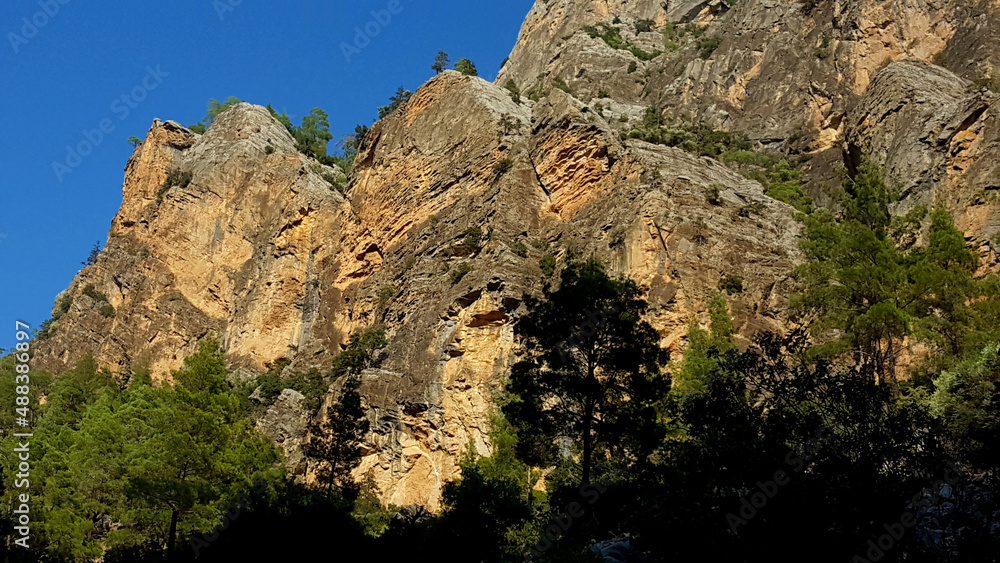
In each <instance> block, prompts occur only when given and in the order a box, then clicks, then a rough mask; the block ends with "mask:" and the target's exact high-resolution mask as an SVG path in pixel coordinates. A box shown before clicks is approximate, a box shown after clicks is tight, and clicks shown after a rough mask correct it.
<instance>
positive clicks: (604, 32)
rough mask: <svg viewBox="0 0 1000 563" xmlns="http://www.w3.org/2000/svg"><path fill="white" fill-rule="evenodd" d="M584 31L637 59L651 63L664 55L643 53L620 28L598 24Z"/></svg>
mask: <svg viewBox="0 0 1000 563" xmlns="http://www.w3.org/2000/svg"><path fill="white" fill-rule="evenodd" d="M583 30H584V31H585V32H586V33H587V34H588V35H590V36H591V37H592V38H595V39H596V38H598V37H600V38H601V39H602V40H604V42H605V43H607V45H608V47H611V48H612V49H624V50H626V51H629V52H631V53H632V54H633V55H635V56H636V58H638V59H640V60H643V61H649V60H652V59H655V58H656V57H658V56H660V55H661V54H662V53H661V52H660V51H653V52H652V53H648V52H646V51H643V50H642V49H641V48H639V47H637V46H635V45H632V44H631V43H629V42H627V41H625V40H624V39H623V38H622V36H621V29H620V28H618V27H614V26H610V25H606V24H598V25H597V26H592V25H588V26H585V27H584V28H583ZM629 72H630V73H631V72H634V71H632V70H630V71H629ZM556 87H557V88H558V87H559V86H558V85H556Z"/></svg>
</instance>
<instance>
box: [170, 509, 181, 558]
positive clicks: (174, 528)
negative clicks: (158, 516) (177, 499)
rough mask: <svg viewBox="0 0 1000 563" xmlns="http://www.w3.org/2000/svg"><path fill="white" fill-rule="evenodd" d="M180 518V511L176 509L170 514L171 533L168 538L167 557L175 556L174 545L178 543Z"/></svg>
mask: <svg viewBox="0 0 1000 563" xmlns="http://www.w3.org/2000/svg"><path fill="white" fill-rule="evenodd" d="M179 517H180V511H179V510H176V509H175V510H174V511H173V512H171V513H170V533H169V535H168V536H167V555H173V554H174V543H175V542H176V541H177V519H178V518H179Z"/></svg>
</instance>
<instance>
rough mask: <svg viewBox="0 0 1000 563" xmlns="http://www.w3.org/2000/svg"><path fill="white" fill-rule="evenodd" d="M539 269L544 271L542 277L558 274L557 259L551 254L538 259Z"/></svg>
mask: <svg viewBox="0 0 1000 563" xmlns="http://www.w3.org/2000/svg"><path fill="white" fill-rule="evenodd" d="M538 267H539V268H541V270H542V275H543V276H545V277H549V276H551V275H552V274H554V273H556V257H555V256H553V255H551V254H546V255H545V256H542V257H541V258H539V259H538Z"/></svg>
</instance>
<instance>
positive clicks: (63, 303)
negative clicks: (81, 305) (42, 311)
mask: <svg viewBox="0 0 1000 563" xmlns="http://www.w3.org/2000/svg"><path fill="white" fill-rule="evenodd" d="M72 306H73V295H72V294H71V293H69V292H66V294H65V295H63V296H62V297H60V298H59V300H58V301H57V302H56V313H55V315H53V317H52V318H53V319H54V320H59V317H61V316H63V315H65V314H66V313H68V312H69V309H70V307H72Z"/></svg>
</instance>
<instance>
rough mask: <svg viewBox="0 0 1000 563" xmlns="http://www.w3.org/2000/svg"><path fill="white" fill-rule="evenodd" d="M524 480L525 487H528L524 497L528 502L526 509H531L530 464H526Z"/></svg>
mask: <svg viewBox="0 0 1000 563" xmlns="http://www.w3.org/2000/svg"><path fill="white" fill-rule="evenodd" d="M525 482H526V483H527V485H526V488H527V489H528V490H527V491H526V493H527V496H526V497H525V502H527V503H528V510H531V485H532V483H531V466H530V465H529V466H528V478H527V479H526V480H525Z"/></svg>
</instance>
